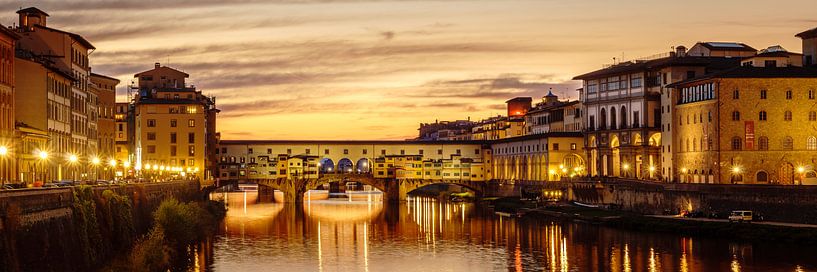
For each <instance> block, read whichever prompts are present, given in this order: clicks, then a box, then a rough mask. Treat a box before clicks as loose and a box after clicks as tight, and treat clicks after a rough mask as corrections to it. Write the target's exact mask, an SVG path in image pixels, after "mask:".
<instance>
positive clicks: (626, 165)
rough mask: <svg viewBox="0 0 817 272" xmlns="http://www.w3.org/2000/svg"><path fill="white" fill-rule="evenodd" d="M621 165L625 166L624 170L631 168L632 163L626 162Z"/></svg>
mask: <svg viewBox="0 0 817 272" xmlns="http://www.w3.org/2000/svg"><path fill="white" fill-rule="evenodd" d="M621 167H622V168H624V170H627V169H630V165H629V164H626V163H625V164H624V165H622V166H621Z"/></svg>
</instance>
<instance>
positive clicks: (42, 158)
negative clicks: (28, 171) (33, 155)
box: [37, 151, 48, 160]
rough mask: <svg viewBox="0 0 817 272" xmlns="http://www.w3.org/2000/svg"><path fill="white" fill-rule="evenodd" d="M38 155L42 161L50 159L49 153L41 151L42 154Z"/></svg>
mask: <svg viewBox="0 0 817 272" xmlns="http://www.w3.org/2000/svg"><path fill="white" fill-rule="evenodd" d="M37 155H38V156H39V157H40V159H41V160H45V159H48V152H45V151H40V153H39V154H37Z"/></svg>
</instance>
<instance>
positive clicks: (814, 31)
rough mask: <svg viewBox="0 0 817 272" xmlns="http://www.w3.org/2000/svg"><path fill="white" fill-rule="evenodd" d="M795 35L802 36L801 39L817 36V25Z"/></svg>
mask: <svg viewBox="0 0 817 272" xmlns="http://www.w3.org/2000/svg"><path fill="white" fill-rule="evenodd" d="M794 36H795V37H798V38H801V39H809V38H814V37H817V27H815V28H812V29H809V30H806V31H803V32H800V33H797V35H794Z"/></svg>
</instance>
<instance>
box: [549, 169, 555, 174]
mask: <svg viewBox="0 0 817 272" xmlns="http://www.w3.org/2000/svg"><path fill="white" fill-rule="evenodd" d="M548 173H550V174H551V175H554V174H556V170H553V169H551V170H550V171H548Z"/></svg>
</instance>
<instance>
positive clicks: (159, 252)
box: [130, 228, 170, 271]
mask: <svg viewBox="0 0 817 272" xmlns="http://www.w3.org/2000/svg"><path fill="white" fill-rule="evenodd" d="M164 242H165V234H164V231H163V230H162V229H161V228H153V230H151V231H150V233H148V234H147V235H145V237H143V238H142V239H140V240H139V241H137V242H136V246H134V247H133V251H132V252H131V255H130V259H131V263H132V264H133V265H132V266H131V268H132V269H133V271H167V269H168V268H169V267H170V257H169V256H170V248H168V247H167V246H166V245H165V243H164Z"/></svg>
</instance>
